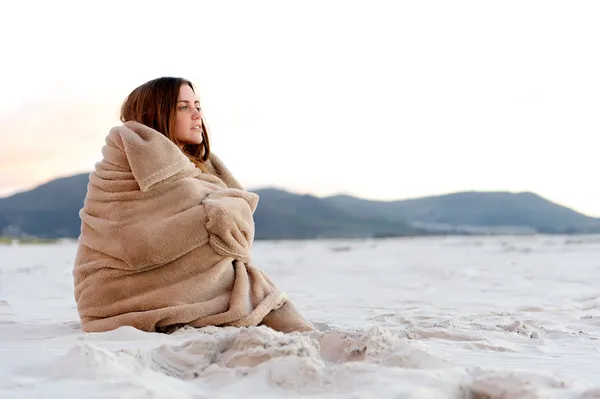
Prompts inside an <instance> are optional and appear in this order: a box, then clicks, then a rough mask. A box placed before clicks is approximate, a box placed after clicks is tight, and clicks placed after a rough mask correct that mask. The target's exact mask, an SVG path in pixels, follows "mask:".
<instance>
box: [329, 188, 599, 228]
mask: <svg viewBox="0 0 600 399" xmlns="http://www.w3.org/2000/svg"><path fill="white" fill-rule="evenodd" d="M324 201H326V202H328V203H330V204H333V205H336V206H337V207H339V208H342V209H348V210H350V209H351V210H354V211H358V212H366V213H370V214H373V215H377V216H378V217H385V218H388V219H390V220H409V221H411V222H412V224H413V225H418V226H421V227H427V226H428V227H429V228H430V229H434V228H443V227H442V226H447V229H450V230H452V229H456V228H457V227H459V226H463V227H467V226H468V227H470V228H474V229H477V228H479V230H481V229H482V228H488V229H497V230H501V229H504V230H507V229H514V230H515V231H516V230H527V229H528V230H531V231H534V232H540V233H586V232H600V219H597V218H592V217H589V216H586V215H583V214H581V213H578V212H576V211H574V210H572V209H570V208H567V207H564V206H561V205H558V204H556V203H554V202H552V201H550V200H548V199H545V198H543V197H541V196H539V195H537V194H534V193H530V192H521V193H510V192H475V191H469V192H460V193H453V194H446V195H439V196H431V197H423V198H415V199H408V200H400V201H365V200H361V199H358V198H355V197H349V196H342V195H340V196H333V197H328V198H325V199H324ZM435 226H437V227H435Z"/></svg>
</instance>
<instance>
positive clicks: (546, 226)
mask: <svg viewBox="0 0 600 399" xmlns="http://www.w3.org/2000/svg"><path fill="white" fill-rule="evenodd" d="M88 176H89V175H88V174H80V175H75V176H71V177H66V178H60V179H56V180H53V181H51V182H48V183H46V184H43V185H41V186H39V187H36V188H35V189H33V190H29V191H25V192H22V193H18V194H15V195H13V196H11V197H7V198H0V235H10V236H21V235H29V236H36V237H42V238H55V237H72V238H76V237H77V236H78V235H79V232H80V220H79V210H80V209H81V207H82V206H83V200H84V198H85V194H86V189H87V183H88ZM252 191H254V192H256V193H257V194H259V196H260V201H259V205H258V209H257V210H256V213H255V223H256V239H257V240H260V239H305V238H334V237H390V236H412V235H426V234H474V233H477V234H479V233H485V234H494V233H507V232H508V233H511V232H512V233H514V232H520V233H536V232H540V233H600V219H596V218H592V217H589V216H586V215H583V214H581V213H578V212H575V211H574V210H572V209H569V208H566V207H564V206H561V205H558V204H555V203H553V202H551V201H549V200H547V199H544V198H542V197H540V196H538V195H536V194H533V193H508V192H462V193H454V194H447V195H440V196H432V197H424V198H417V199H410V200H399V201H370V200H365V199H360V198H356V197H351V196H341V195H340V196H332V197H327V198H319V197H315V196H312V195H298V194H293V193H290V192H287V191H283V190H279V189H276V188H265V189H258V190H252Z"/></svg>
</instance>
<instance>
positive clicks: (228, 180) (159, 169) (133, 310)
mask: <svg viewBox="0 0 600 399" xmlns="http://www.w3.org/2000/svg"><path fill="white" fill-rule="evenodd" d="M102 154H103V159H102V161H101V162H99V163H97V164H96V168H95V171H94V172H93V173H91V174H90V182H89V184H88V192H87V196H86V199H85V203H84V207H83V209H81V211H80V217H81V221H82V226H81V236H80V238H79V248H78V252H77V256H76V261H75V268H74V279H75V299H76V301H77V307H78V311H79V314H80V317H81V322H82V325H83V328H84V330H85V331H107V330H112V329H115V328H117V327H120V326H125V325H127V326H133V327H135V328H138V329H140V330H144V331H162V330H168V329H170V328H174V327H178V326H182V325H190V326H194V327H202V326H207V325H216V326H255V325H258V324H261V323H264V324H267V325H270V326H273V328H277V329H282V330H288V331H293V330H310V329H311V326H310V324H309V323H308V322H306V320H304V319H303V318H302V317H301V316H300V315H299V314H298V313H297V312H296V311H295V310H294V308H293V305H291V303H289V302H286V298H285V295H284V294H283V293H282V292H281V291H279V290H278V289H277V287H276V286H275V284H274V283H273V282H272V281H271V280H270V278H269V277H268V276H267V275H266V274H265V273H264V272H263V271H261V270H260V269H258V268H257V267H255V266H254V265H252V262H251V254H250V250H251V248H252V243H253V239H254V221H253V212H254V210H255V209H256V206H257V203H258V196H257V195H256V194H254V193H250V192H247V191H245V190H244V189H243V188H242V187H241V186H240V184H239V183H238V182H237V181H236V180H235V178H233V176H232V175H231V173H229V171H228V170H227V168H226V167H225V166H224V165H223V163H222V162H221V161H220V160H219V159H218V158H217V157H216V156H214V155H213V156H211V158H210V162H209V164H208V165H207V166H208V168H209V171H211V173H202V172H201V171H200V170H199V169H198V168H196V167H195V166H194V165H193V163H192V162H190V160H189V159H188V158H187V157H186V156H185V155H184V154H183V153H182V152H181V151H180V150H179V148H177V146H176V145H175V144H173V143H172V142H171V141H169V140H168V139H167V138H166V137H165V136H163V135H162V134H160V133H158V132H156V131H155V130H153V129H150V128H148V127H146V126H144V125H141V124H138V123H135V122H127V123H125V124H124V125H122V126H118V127H115V128H113V129H112V130H111V131H110V133H109V135H108V136H107V138H106V145H105V146H104V147H103V148H102ZM274 309H278V310H277V311H274V312H271V311H272V310H274ZM267 315H268V317H265V316H267ZM282 326H283V327H282Z"/></svg>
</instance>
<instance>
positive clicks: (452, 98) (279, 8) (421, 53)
mask: <svg viewBox="0 0 600 399" xmlns="http://www.w3.org/2000/svg"><path fill="white" fill-rule="evenodd" d="M1 4H2V5H0V35H1V37H2V43H3V45H2V50H1V51H2V52H3V53H2V61H1V65H2V74H0V133H1V135H0V195H7V194H9V193H13V192H15V191H19V190H23V189H27V188H30V187H33V186H35V185H37V184H40V183H42V182H45V181H48V180H50V179H53V178H55V177H59V176H67V175H72V174H75V173H80V172H87V171H90V170H92V168H93V167H94V163H95V162H96V161H98V160H99V159H100V158H99V157H100V156H101V154H100V149H101V147H102V145H103V143H104V138H105V136H106V134H107V133H108V131H109V129H110V128H111V127H112V126H114V125H116V124H118V123H119V121H118V110H119V107H120V105H121V102H122V101H123V99H124V98H125V96H126V95H127V94H128V93H129V92H130V91H131V90H132V89H134V88H135V87H136V86H138V85H139V84H141V83H143V82H145V81H147V80H149V79H153V78H155V77H158V76H164V75H171V76H183V77H186V78H188V79H190V80H192V81H193V83H194V84H195V85H196V86H197V88H198V92H199V95H200V99H201V101H202V106H203V108H204V110H205V115H206V118H207V123H208V125H209V128H210V130H211V138H212V142H213V150H214V151H215V153H217V154H218V155H219V156H220V157H221V158H222V159H223V160H224V161H225V162H226V163H227V164H228V166H229V167H230V169H231V170H232V171H233V172H234V174H235V175H236V176H237V177H238V178H239V180H240V181H241V182H242V183H243V184H244V185H245V186H246V187H248V188H257V187H262V186H277V187H280V188H284V189H289V190H293V191H296V192H303V193H312V194H315V195H328V194H332V193H347V194H352V195H356V196H360V197H363V198H370V199H402V198H412V197H419V196H425V195H432V194H442V193H448V192H455V191H463V190H485V191H490V190H508V191H533V192H536V193H538V194H540V195H542V196H544V197H546V198H549V199H551V200H553V201H555V202H558V203H560V204H563V205H567V206H569V207H572V208H575V209H576V210H578V211H581V212H584V213H586V214H589V215H593V216H600V184H599V183H600V182H599V179H598V176H597V174H598V172H599V171H600V168H599V167H598V164H599V159H600V157H599V155H598V154H599V148H598V139H597V137H598V133H599V132H600V117H599V116H600V113H599V111H600V72H598V71H600V24H599V23H598V21H600V2H599V1H597V0H593V1H592V0H591V1H551V0H543V1H526V0H519V1H506V0H505V1H501V2H500V1H494V2H492V1H484V0H474V1H447V0H440V1H423V0H420V1H376V0H368V1H351V0H346V1H327V0H319V1H307V0H303V1H283V0H277V1H252V2H249V1H225V0H220V1H218V2H217V1H211V2H208V1H184V2H170V1H169V2H167V1H161V2H157V1H125V0H123V1H95V2H83V1H78V2H75V1H73V2H69V1H51V2H50V1H48V2H46V1H38V2H35V1H33V2H32V1H28V2H2V3H1Z"/></svg>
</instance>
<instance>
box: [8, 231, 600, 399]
mask: <svg viewBox="0 0 600 399" xmlns="http://www.w3.org/2000/svg"><path fill="white" fill-rule="evenodd" d="M75 248H76V247H75V245H74V244H73V243H62V244H56V245H37V246H26V245H24V246H0V397H2V398H5V397H6V398H78V399H80V398H163V397H164V398H167V397H172V398H242V397H244V398H275V397H286V398H293V397H315V398H317V397H319V398H377V399H384V398H479V399H483V398H552V397H556V398H572V397H576V398H600V237H585V238H576V237H543V236H540V237H488V238H461V237H453V238H444V239H439V238H436V239H429V238H420V239H404V240H402V239H391V240H366V241H313V242H280V243H269V242H258V243H257V244H256V246H255V250H254V259H255V261H256V263H257V264H259V265H261V267H263V268H264V269H265V270H266V271H267V272H268V273H269V274H270V275H272V276H273V278H274V279H275V281H276V282H277V283H278V285H279V286H281V287H282V288H283V289H284V290H286V291H287V293H288V295H289V296H290V297H291V298H292V299H293V300H294V301H295V303H296V304H297V306H298V308H299V309H300V310H301V311H302V312H303V313H304V314H305V315H306V316H307V317H308V318H309V319H310V320H312V321H313V322H315V324H316V325H317V326H318V327H319V332H315V333H312V334H305V335H299V334H289V335H284V334H280V333H275V332H273V331H270V330H268V329H266V328H250V329H235V328H226V329H219V328H205V329H200V330H195V329H183V330H180V331H178V332H176V333H175V334H173V335H170V336H167V335H161V334H148V333H143V332H140V331H137V330H134V329H132V328H122V329H119V330H116V331H112V332H109V333H102V334H84V333H83V332H82V331H81V327H80V324H79V322H78V319H77V313H76V310H75V302H74V299H73V288H72V277H71V267H72V262H73V258H74V254H75Z"/></svg>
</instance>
